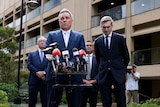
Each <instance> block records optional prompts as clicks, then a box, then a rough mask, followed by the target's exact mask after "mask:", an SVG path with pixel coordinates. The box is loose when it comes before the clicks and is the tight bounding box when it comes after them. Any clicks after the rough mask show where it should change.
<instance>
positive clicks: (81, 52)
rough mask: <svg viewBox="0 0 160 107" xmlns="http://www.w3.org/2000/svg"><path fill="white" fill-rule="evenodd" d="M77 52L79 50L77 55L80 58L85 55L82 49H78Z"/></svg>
mask: <svg viewBox="0 0 160 107" xmlns="http://www.w3.org/2000/svg"><path fill="white" fill-rule="evenodd" d="M78 52H79V56H80V57H81V58H82V57H83V56H86V52H85V51H84V50H83V49H81V50H79V51H78Z"/></svg>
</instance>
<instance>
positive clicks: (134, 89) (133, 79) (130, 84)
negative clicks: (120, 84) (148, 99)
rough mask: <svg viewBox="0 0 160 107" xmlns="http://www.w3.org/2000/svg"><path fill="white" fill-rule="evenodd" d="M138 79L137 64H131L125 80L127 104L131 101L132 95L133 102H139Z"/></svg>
mask: <svg viewBox="0 0 160 107" xmlns="http://www.w3.org/2000/svg"><path fill="white" fill-rule="evenodd" d="M139 79H140V73H139V72H137V66H136V65H135V64H133V65H132V69H131V71H130V72H128V73H127V81H126V90H127V104H129V103H130V102H131V98H132V97H133V102H136V103H139V94H138V89H139V87H138V82H139Z"/></svg>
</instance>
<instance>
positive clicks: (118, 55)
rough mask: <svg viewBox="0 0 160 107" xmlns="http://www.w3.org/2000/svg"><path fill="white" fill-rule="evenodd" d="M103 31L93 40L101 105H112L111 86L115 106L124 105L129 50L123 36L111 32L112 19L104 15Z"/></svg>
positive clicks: (102, 19) (106, 106)
mask: <svg viewBox="0 0 160 107" xmlns="http://www.w3.org/2000/svg"><path fill="white" fill-rule="evenodd" d="M100 27H101V30H102V32H103V34H102V35H101V36H99V37H98V38H96V40H95V55H96V59H97V64H98V75H99V77H98V84H99V86H100V93H101V98H102V104H103V107H111V106H112V86H114V93H115V98H116V102H117V107H126V95H125V83H126V69H127V65H128V63H129V52H128V48H127V45H126V40H125V38H124V36H122V35H121V34H119V33H116V32H113V31H112V28H113V19H112V18H111V17H110V16H104V17H102V18H101V20H100Z"/></svg>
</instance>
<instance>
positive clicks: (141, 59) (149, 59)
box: [132, 47, 160, 65]
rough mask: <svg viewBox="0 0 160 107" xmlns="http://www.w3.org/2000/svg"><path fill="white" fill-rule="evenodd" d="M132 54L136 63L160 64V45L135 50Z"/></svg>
mask: <svg viewBox="0 0 160 107" xmlns="http://www.w3.org/2000/svg"><path fill="white" fill-rule="evenodd" d="M132 56H133V59H134V63H135V64H136V65H152V64H160V57H159V56H160V47H158V48H151V49H144V50H138V51H134V52H133V53H132Z"/></svg>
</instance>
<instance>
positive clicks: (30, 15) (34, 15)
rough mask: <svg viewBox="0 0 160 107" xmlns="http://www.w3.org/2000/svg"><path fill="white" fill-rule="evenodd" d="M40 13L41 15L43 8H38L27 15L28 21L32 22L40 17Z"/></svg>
mask: <svg viewBox="0 0 160 107" xmlns="http://www.w3.org/2000/svg"><path fill="white" fill-rule="evenodd" d="M40 13H41V6H40V7H38V8H36V9H34V10H32V11H31V12H29V13H28V14H27V20H31V19H33V18H35V17H37V16H39V15H40Z"/></svg>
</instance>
